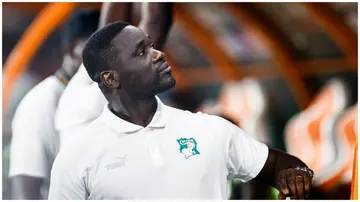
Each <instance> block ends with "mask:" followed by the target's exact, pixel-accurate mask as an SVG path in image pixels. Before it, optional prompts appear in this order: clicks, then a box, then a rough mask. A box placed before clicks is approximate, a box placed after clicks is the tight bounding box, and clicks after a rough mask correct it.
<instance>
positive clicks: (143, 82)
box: [110, 26, 176, 96]
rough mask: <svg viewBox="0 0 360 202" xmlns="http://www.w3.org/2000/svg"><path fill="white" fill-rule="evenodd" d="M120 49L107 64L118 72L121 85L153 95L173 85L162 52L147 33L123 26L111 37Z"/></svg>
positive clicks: (139, 93)
mask: <svg viewBox="0 0 360 202" xmlns="http://www.w3.org/2000/svg"><path fill="white" fill-rule="evenodd" d="M112 44H113V45H114V46H115V47H116V48H118V49H119V50H120V51H119V52H118V53H117V55H116V56H115V57H116V59H115V61H114V62H112V63H111V64H110V66H111V68H112V69H114V70H116V72H117V73H118V74H119V75H118V77H119V83H120V85H121V88H123V89H125V90H126V91H127V92H128V93H132V94H134V95H138V96H153V95H156V94H158V93H161V92H164V91H166V90H169V89H170V88H172V87H174V86H175V83H176V81H175V79H174V77H173V76H172V75H171V69H170V66H169V65H168V64H167V62H166V61H165V59H164V57H165V55H164V53H162V52H160V51H158V50H156V49H155V48H154V44H153V43H152V41H151V39H150V37H149V36H148V35H147V34H145V33H144V32H143V31H142V30H140V29H139V28H137V27H134V26H127V27H125V28H124V30H123V31H122V32H121V33H119V34H118V35H117V36H116V37H115V38H114V39H113V41H112Z"/></svg>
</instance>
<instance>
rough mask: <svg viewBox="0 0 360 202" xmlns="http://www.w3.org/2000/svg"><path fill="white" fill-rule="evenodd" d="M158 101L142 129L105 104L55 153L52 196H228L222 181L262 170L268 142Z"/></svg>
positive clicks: (245, 177)
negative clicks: (119, 115) (84, 128)
mask: <svg viewBox="0 0 360 202" xmlns="http://www.w3.org/2000/svg"><path fill="white" fill-rule="evenodd" d="M157 101H158V109H157V111H156V113H155V115H154V117H153V119H152V121H151V122H150V124H149V125H148V126H147V127H142V126H139V125H135V124H132V123H129V122H126V121H124V120H122V119H120V118H118V117H117V116H116V115H114V114H113V113H112V112H111V111H110V110H109V109H108V107H105V109H104V111H103V113H102V114H101V116H100V117H99V118H98V119H96V120H95V121H94V122H93V123H91V125H90V126H89V127H88V128H87V129H86V130H84V131H83V132H82V134H80V135H78V136H77V138H76V140H74V141H72V142H71V144H69V145H66V146H65V147H64V148H62V150H61V151H60V153H59V155H58V156H57V158H56V160H55V163H54V165H53V168H52V173H51V185H50V193H49V199H50V200H57V199H96V200H101V199H227V190H226V182H227V179H232V178H239V179H240V180H242V181H243V182H246V181H248V180H251V179H253V178H254V177H256V176H257V175H258V173H259V172H260V171H261V169H262V168H263V166H264V164H265V162H266V159H267V156H268V148H267V146H266V145H264V144H263V143H260V142H258V141H256V140H255V139H253V138H252V137H251V136H250V135H248V134H246V133H245V132H244V131H243V130H241V129H239V128H238V127H237V126H235V125H233V124H231V123H230V122H228V121H226V120H225V119H222V118H220V117H217V116H212V115H207V114H202V113H197V114H194V113H191V112H188V111H183V110H179V109H175V108H172V107H169V106H166V105H164V104H163V103H162V102H161V101H160V100H159V99H158V98H157Z"/></svg>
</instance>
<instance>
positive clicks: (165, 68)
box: [158, 62, 171, 73]
mask: <svg viewBox="0 0 360 202" xmlns="http://www.w3.org/2000/svg"><path fill="white" fill-rule="evenodd" d="M158 71H159V73H167V72H171V67H170V66H169V64H168V63H167V62H164V63H163V64H162V65H161V66H160V68H159V69H158Z"/></svg>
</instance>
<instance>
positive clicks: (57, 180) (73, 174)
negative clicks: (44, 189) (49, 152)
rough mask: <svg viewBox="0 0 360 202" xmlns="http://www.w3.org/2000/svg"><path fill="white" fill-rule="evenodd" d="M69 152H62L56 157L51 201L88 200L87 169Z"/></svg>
mask: <svg viewBox="0 0 360 202" xmlns="http://www.w3.org/2000/svg"><path fill="white" fill-rule="evenodd" d="M79 163H80V162H79V161H77V162H76V160H74V159H73V155H71V154H70V152H69V151H66V152H63V151H60V153H59V155H58V156H57V157H56V159H55V161H54V164H53V167H52V170H51V178H50V189H49V200H86V199H87V198H88V192H87V191H86V184H85V180H86V179H85V176H86V175H85V169H84V170H82V169H81V168H79V166H78V165H79Z"/></svg>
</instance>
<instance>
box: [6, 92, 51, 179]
mask: <svg viewBox="0 0 360 202" xmlns="http://www.w3.org/2000/svg"><path fill="white" fill-rule="evenodd" d="M29 98H30V97H25V99H23V100H22V102H21V103H20V105H19V107H18V108H17V110H16V113H15V116H14V118H13V121H12V140H11V143H10V168H9V176H10V177H13V176H17V175H26V176H31V177H37V178H47V177H49V171H50V168H49V162H48V161H47V160H48V159H47V157H46V149H45V143H44V138H43V137H44V135H52V134H45V133H47V132H49V130H48V128H45V127H53V125H52V124H51V125H47V124H46V123H47V120H48V119H50V120H53V117H48V116H49V114H48V113H46V112H45V111H43V110H42V109H38V108H39V107H37V106H33V105H34V103H32V102H30V101H31V98H30V100H29Z"/></svg>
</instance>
